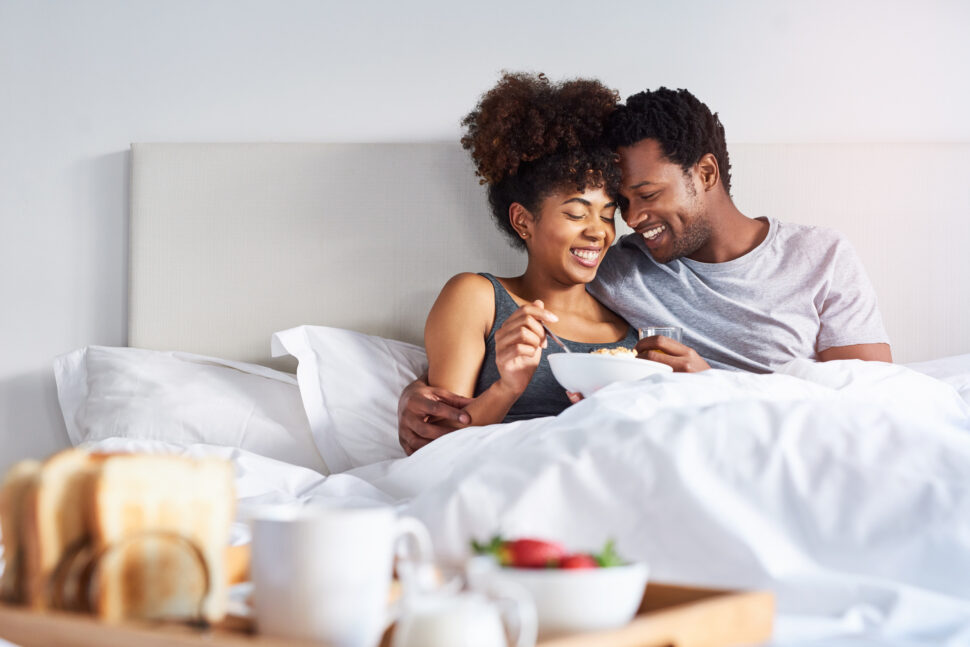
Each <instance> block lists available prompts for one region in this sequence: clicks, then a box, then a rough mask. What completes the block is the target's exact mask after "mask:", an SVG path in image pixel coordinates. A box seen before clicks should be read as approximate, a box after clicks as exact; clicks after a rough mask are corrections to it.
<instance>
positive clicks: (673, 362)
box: [636, 335, 711, 373]
mask: <svg viewBox="0 0 970 647" xmlns="http://www.w3.org/2000/svg"><path fill="white" fill-rule="evenodd" d="M636 351H637V357H638V358H639V359H649V360H651V361H654V362H660V363H661V364H666V365H668V366H670V367H671V368H672V369H674V371H676V372H678V373H697V372H700V371H706V370H708V369H709V368H711V366H710V364H708V363H707V361H705V360H704V358H703V357H701V356H700V355H698V354H697V351H696V350H694V349H693V348H691V347H690V346H685V345H684V344H681V343H680V342H677V341H674V340H673V339H671V338H670V337H664V336H663V335H654V336H653V337H644V338H643V339H641V340H640V341H638V342H637V346H636Z"/></svg>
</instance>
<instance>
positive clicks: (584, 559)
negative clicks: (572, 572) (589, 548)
mask: <svg viewBox="0 0 970 647" xmlns="http://www.w3.org/2000/svg"><path fill="white" fill-rule="evenodd" d="M559 568H563V569H566V568H568V569H576V568H599V562H597V561H596V558H595V557H593V556H592V555H588V554H586V553H575V554H573V555H566V557H564V558H563V559H562V561H561V562H559Z"/></svg>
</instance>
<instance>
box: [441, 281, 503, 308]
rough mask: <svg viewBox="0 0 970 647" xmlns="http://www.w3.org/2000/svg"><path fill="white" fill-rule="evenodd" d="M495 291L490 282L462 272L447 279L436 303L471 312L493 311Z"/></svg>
mask: <svg viewBox="0 0 970 647" xmlns="http://www.w3.org/2000/svg"><path fill="white" fill-rule="evenodd" d="M494 293H495V289H494V288H493V287H492V282H491V281H490V280H489V279H488V278H486V277H484V276H482V275H481V274H475V273H474V272H462V273H461V274H455V275H454V276H453V277H451V278H450V279H448V282H447V283H445V285H444V287H443V288H441V292H440V294H438V303H441V304H447V305H450V306H455V307H459V308H462V309H466V310H468V311H471V312H476V311H479V310H481V311H482V312H491V311H492V310H493V309H494V304H495V297H494Z"/></svg>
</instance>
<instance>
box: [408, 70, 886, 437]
mask: <svg viewBox="0 0 970 647" xmlns="http://www.w3.org/2000/svg"><path fill="white" fill-rule="evenodd" d="M609 137H610V140H611V143H612V145H613V147H614V148H615V149H616V151H617V153H618V154H619V156H620V167H621V170H622V174H623V179H622V185H621V189H620V193H621V195H622V198H623V201H622V214H623V219H624V220H625V221H626V223H627V224H628V225H629V226H630V227H631V228H632V229H633V230H634V233H633V234H630V235H628V236H624V237H623V238H621V239H620V241H619V242H618V243H617V245H615V246H614V247H613V248H612V249H611V250H610V253H609V254H607V255H606V258H605V259H604V260H603V263H602V265H601V267H600V270H599V272H598V274H597V276H596V279H595V281H594V282H593V283H592V284H590V286H589V290H590V292H592V294H593V295H595V296H596V297H597V298H598V299H599V300H600V301H602V302H603V303H605V304H606V305H607V306H609V307H610V308H611V309H613V310H614V311H615V312H617V313H619V314H620V315H622V316H623V317H624V318H625V319H626V320H627V321H628V322H630V324H631V325H634V326H648V325H674V326H681V327H682V328H683V329H684V343H678V342H675V341H673V340H671V339H668V338H666V337H649V338H647V339H642V340H640V342H639V343H638V344H637V351H638V353H639V357H642V358H646V359H650V360H653V361H658V362H663V363H665V364H669V365H670V366H672V367H673V368H674V370H676V371H687V372H690V371H701V370H705V369H707V368H711V367H714V368H723V369H733V370H746V371H753V372H759V373H768V372H771V371H773V370H774V369H775V368H777V367H778V366H780V365H782V364H784V363H785V362H788V361H790V360H792V359H796V358H799V357H807V358H812V359H815V360H818V361H823V362H824V361H829V360H836V359H863V360H877V361H885V362H891V361H892V354H891V351H890V347H889V339H888V336H887V335H886V331H885V328H884V327H883V323H882V318H881V316H880V314H879V310H878V307H877V305H876V296H875V291H874V290H873V288H872V285H871V283H870V282H869V279H868V277H867V276H866V273H865V270H864V268H863V267H862V263H861V262H860V261H859V259H858V257H857V256H856V254H855V251H854V250H853V249H852V247H851V246H850V245H849V243H848V241H846V239H845V238H844V237H843V236H841V235H840V234H838V233H837V232H834V231H831V230H826V229H820V228H815V227H811V226H804V225H795V224H789V223H783V222H779V221H777V220H775V219H774V218H758V219H752V218H748V217H747V216H745V215H744V214H742V213H741V212H740V211H738V209H737V207H735V206H734V203H733V202H732V200H731V174H730V168H731V165H730V161H729V159H728V153H727V146H726V145H725V139H724V127H723V126H722V125H721V122H720V120H719V119H718V117H717V115H716V114H713V113H711V111H710V109H709V108H708V107H707V106H706V105H704V104H703V103H702V102H701V101H699V100H698V99H697V98H696V97H694V96H693V95H692V94H691V93H690V92H688V91H686V90H676V91H675V90H669V89H667V88H660V89H659V90H655V91H649V92H641V93H639V94H636V95H633V96H632V97H630V98H629V99H627V102H626V104H625V105H623V106H620V107H618V108H617V110H616V112H615V113H614V114H613V116H612V117H611V121H610V127H609ZM466 402H467V400H466V399H465V398H462V397H460V396H456V395H454V394H452V393H448V392H447V391H444V390H442V389H435V388H432V387H429V386H428V385H427V384H424V383H422V382H420V381H418V382H415V383H414V384H412V385H411V386H409V387H408V388H407V389H406V390H405V392H404V393H403V394H402V396H401V401H400V403H399V407H398V422H399V430H398V435H399V438H400V441H401V446H402V447H404V449H405V451H407V452H408V453H409V454H410V453H411V452H413V451H415V450H417V449H419V448H420V447H422V446H424V445H425V444H427V443H428V442H430V441H431V440H433V439H434V438H437V437H439V436H441V435H442V434H444V433H447V432H448V431H451V430H452V429H454V428H456V427H460V426H462V425H464V424H468V422H469V420H468V417H467V415H466V414H465V413H464V412H462V411H461V410H460V408H461V407H462V406H464V404H465V403H466ZM429 417H430V418H434V419H441V420H442V421H444V422H443V423H442V424H432V423H429V422H427V420H428V419H429Z"/></svg>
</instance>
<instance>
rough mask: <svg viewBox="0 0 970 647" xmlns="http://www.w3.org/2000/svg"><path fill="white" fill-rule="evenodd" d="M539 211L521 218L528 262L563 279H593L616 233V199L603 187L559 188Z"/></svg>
mask: <svg viewBox="0 0 970 647" xmlns="http://www.w3.org/2000/svg"><path fill="white" fill-rule="evenodd" d="M538 212H539V213H538V214H537V215H538V217H532V214H529V213H528V212H526V213H525V214H524V218H522V220H521V222H520V224H521V225H522V228H520V229H519V231H520V233H525V234H526V236H525V239H526V240H525V242H526V247H527V248H528V250H529V264H530V266H533V265H534V266H536V267H538V268H541V269H542V270H543V271H545V272H546V273H548V274H549V275H550V276H551V277H552V278H553V279H554V280H558V281H560V282H562V283H567V284H574V283H589V282H590V281H592V280H593V277H595V276H596V270H597V268H598V267H599V264H600V262H601V261H602V260H603V255H604V254H605V253H606V250H607V249H608V248H609V246H610V245H611V244H612V243H613V239H614V238H615V237H616V229H615V226H614V223H613V218H614V216H615V214H616V201H615V200H614V199H613V198H611V197H609V196H608V195H607V194H606V193H605V192H604V191H603V189H589V190H587V191H585V192H584V193H578V192H572V193H569V192H566V191H560V192H556V193H553V194H551V195H549V196H547V197H546V198H545V199H543V200H542V202H541V203H540V204H539V209H538Z"/></svg>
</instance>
